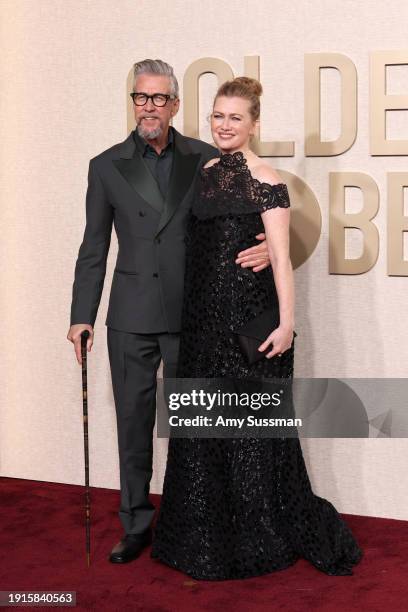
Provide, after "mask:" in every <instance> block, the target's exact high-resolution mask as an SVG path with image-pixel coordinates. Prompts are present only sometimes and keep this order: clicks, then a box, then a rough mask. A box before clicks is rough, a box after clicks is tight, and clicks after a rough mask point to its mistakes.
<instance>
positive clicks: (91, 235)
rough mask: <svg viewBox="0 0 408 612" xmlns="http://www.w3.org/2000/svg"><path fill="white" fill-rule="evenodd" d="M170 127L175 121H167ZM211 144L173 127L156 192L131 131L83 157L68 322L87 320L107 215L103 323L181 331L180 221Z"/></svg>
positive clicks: (94, 299) (98, 285) (101, 274)
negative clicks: (111, 259) (163, 183)
mask: <svg viewBox="0 0 408 612" xmlns="http://www.w3.org/2000/svg"><path fill="white" fill-rule="evenodd" d="M172 129H174V128H172ZM216 156H218V151H217V149H215V148H214V147H212V146H211V145H209V144H207V143H205V142H202V141H200V140H196V139H194V138H187V137H184V136H182V135H181V134H180V133H179V132H177V131H176V130H174V157H173V165H172V171H171V176H170V183H169V189H168V192H167V194H166V197H165V198H164V199H163V196H162V195H161V192H160V190H159V188H158V185H157V182H156V180H155V179H154V178H153V176H152V174H151V172H150V171H149V169H148V168H147V166H146V164H145V162H144V160H143V157H142V156H141V154H140V153H139V151H138V150H137V148H136V144H135V141H134V138H133V132H132V133H131V134H130V135H129V136H128V138H126V140H125V141H124V142H122V143H120V144H117V145H114V146H113V147H111V148H109V149H108V150H106V151H104V152H103V153H101V154H100V155H97V156H96V157H94V158H93V159H91V161H90V163H89V174H88V190H87V195H86V227H85V232H84V237H83V241H82V244H81V246H80V248H79V253H78V259H77V262H76V266H75V279H74V283H73V288H72V304H71V325H74V324H75V323H89V324H90V325H92V326H93V325H94V323H95V319H96V315H97V311H98V307H99V302H100V299H101V295H102V289H103V285H104V279H105V272H106V260H107V256H108V252H109V246H110V241H111V233H112V223H113V224H114V226H115V231H116V235H117V238H118V245H119V249H118V255H117V260H116V265H115V269H114V273H113V279H112V286H111V291H110V297H109V307H108V313H107V317H106V320H105V325H107V326H109V327H113V328H115V329H119V330H122V331H128V332H136V333H158V332H163V331H168V332H171V333H175V332H178V331H180V326H181V311H182V301H183V285H184V257H185V229H186V222H187V218H188V215H189V211H190V207H191V204H192V197H193V194H194V182H195V179H196V176H197V174H198V172H199V169H200V168H201V166H202V165H203V164H205V163H206V162H207V161H208V160H209V159H211V158H213V157H216Z"/></svg>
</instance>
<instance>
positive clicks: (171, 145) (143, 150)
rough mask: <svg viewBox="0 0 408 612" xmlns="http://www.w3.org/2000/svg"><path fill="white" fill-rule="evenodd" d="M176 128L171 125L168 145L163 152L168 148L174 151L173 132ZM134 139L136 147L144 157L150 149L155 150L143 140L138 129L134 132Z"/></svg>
mask: <svg viewBox="0 0 408 612" xmlns="http://www.w3.org/2000/svg"><path fill="white" fill-rule="evenodd" d="M173 130H174V128H173V127H172V126H171V125H170V126H169V131H168V136H167V144H166V146H165V147H164V149H163V151H164V150H165V149H167V148H170V149H171V150H174V132H173ZM133 139H134V141H135V143H136V147H137V149H138V151H139V152H140V153H141V154H142V155H143V156H144V155H145V154H146V152H147V150H148V149H153V147H151V146H150V144H149V143H148V142H147V141H146V140H145V139H144V138H142V137H141V136H140V135H139V133H138V131H137V129H135V131H134V132H133Z"/></svg>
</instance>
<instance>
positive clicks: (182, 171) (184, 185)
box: [157, 130, 201, 234]
mask: <svg viewBox="0 0 408 612" xmlns="http://www.w3.org/2000/svg"><path fill="white" fill-rule="evenodd" d="M200 158H201V155H200V153H191V151H190V150H189V149H188V148H187V147H186V144H185V142H184V139H183V137H182V136H181V134H180V133H179V132H177V130H174V159H173V167H172V171H171V176H170V183H169V188H168V191H167V196H166V199H165V202H164V209H163V212H162V215H161V217H160V221H159V225H158V228H157V234H158V233H159V232H161V231H162V230H163V228H164V227H165V226H166V225H167V224H168V222H169V221H170V219H171V218H172V216H173V215H174V213H175V212H176V210H177V208H178V206H179V205H180V204H181V202H182V201H183V200H184V198H185V196H186V194H187V191H188V190H189V188H190V187H191V183H192V181H193V179H194V175H195V173H196V170H197V166H198V163H199V161H200Z"/></svg>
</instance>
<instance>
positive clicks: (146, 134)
mask: <svg viewBox="0 0 408 612" xmlns="http://www.w3.org/2000/svg"><path fill="white" fill-rule="evenodd" d="M137 133H138V134H139V136H141V137H142V138H144V139H145V140H154V139H155V138H160V136H161V135H162V134H163V128H162V127H161V126H160V125H159V127H157V128H155V129H154V130H148V129H146V128H144V127H143V126H142V124H141V123H139V125H138V126H137Z"/></svg>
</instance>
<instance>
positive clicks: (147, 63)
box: [133, 59, 179, 98]
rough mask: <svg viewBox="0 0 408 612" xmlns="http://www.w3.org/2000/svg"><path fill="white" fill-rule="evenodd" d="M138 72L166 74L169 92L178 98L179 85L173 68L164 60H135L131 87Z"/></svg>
mask: <svg viewBox="0 0 408 612" xmlns="http://www.w3.org/2000/svg"><path fill="white" fill-rule="evenodd" d="M139 74H160V75H164V76H168V77H169V79H170V94H171V95H174V96H176V98H178V95H179V86H178V82H177V79H176V75H175V74H174V70H173V68H172V66H170V64H166V62H163V61H162V60H159V59H155V60H152V59H145V60H142V61H141V62H136V64H134V65H133V77H134V78H133V88H134V87H135V84H136V78H137V77H138V76H139Z"/></svg>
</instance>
